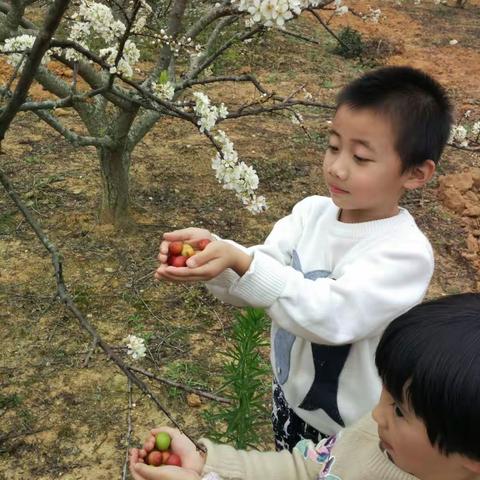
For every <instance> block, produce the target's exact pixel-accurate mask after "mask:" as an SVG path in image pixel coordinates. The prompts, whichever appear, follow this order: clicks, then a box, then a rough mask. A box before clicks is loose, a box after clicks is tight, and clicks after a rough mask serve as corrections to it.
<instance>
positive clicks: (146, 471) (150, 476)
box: [130, 463, 200, 480]
mask: <svg viewBox="0 0 480 480" xmlns="http://www.w3.org/2000/svg"><path fill="white" fill-rule="evenodd" d="M133 470H134V472H135V474H137V475H140V476H139V477H138V478H139V479H141V480H199V478H200V477H199V475H197V474H196V473H195V472H193V471H191V470H188V469H186V468H181V467H173V466H170V465H166V466H162V467H152V466H150V465H145V464H144V463H137V464H136V465H134V467H133ZM130 471H132V470H130ZM133 474H134V473H133V472H132V475H133ZM134 478H135V476H134Z"/></svg>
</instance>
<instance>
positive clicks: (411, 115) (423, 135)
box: [337, 66, 453, 171]
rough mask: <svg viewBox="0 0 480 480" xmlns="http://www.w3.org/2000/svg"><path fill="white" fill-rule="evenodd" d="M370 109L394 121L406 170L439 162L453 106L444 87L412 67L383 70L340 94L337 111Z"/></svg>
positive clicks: (373, 73)
mask: <svg viewBox="0 0 480 480" xmlns="http://www.w3.org/2000/svg"><path fill="white" fill-rule="evenodd" d="M342 105H347V106H349V107H351V108H370V109H373V110H375V111H377V112H378V113H381V114H385V115H387V117H388V118H390V119H391V121H392V125H393V128H394V131H395V134H396V137H397V138H396V143H395V150H396V151H397V153H398V154H399V156H400V158H401V160H402V164H403V169H402V170H403V171H406V170H408V169H409V168H410V167H414V166H416V165H421V164H422V163H423V162H424V161H425V160H433V161H434V162H435V163H437V162H438V161H439V160H440V156H441V155H442V152H443V149H444V147H445V145H446V143H447V141H448V138H449V136H450V130H451V128H452V122H453V116H452V106H451V104H450V100H449V99H448V96H447V93H446V91H445V90H444V88H443V87H442V86H441V85H440V84H439V83H438V82H437V81H436V80H434V79H433V78H432V77H431V76H429V75H428V74H427V73H425V72H422V71H421V70H417V69H415V68H412V67H405V66H391V67H383V68H379V69H376V70H373V71H370V72H367V73H366V74H365V75H363V76H361V77H360V78H358V79H356V80H354V81H353V82H351V83H350V84H348V85H347V86H346V87H344V88H343V90H342V91H341V92H340V94H339V95H338V98H337V109H338V108H340V107H341V106H342Z"/></svg>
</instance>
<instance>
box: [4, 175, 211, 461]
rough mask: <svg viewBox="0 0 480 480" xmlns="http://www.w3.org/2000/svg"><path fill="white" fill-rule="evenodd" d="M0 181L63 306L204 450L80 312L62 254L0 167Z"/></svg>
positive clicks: (132, 379) (133, 380)
mask: <svg viewBox="0 0 480 480" xmlns="http://www.w3.org/2000/svg"><path fill="white" fill-rule="evenodd" d="M0 183H2V185H3V186H4V188H5V190H6V191H7V194H8V195H9V196H10V198H11V199H12V201H13V202H14V203H15V205H16V206H17V207H18V209H19V210H20V212H21V213H22V214H23V216H24V218H25V220H26V221H27V222H28V224H29V225H30V226H31V227H32V229H33V231H34V232H35V234H36V236H37V238H38V239H39V240H40V242H41V243H42V245H43V246H44V247H45V248H46V249H47V251H48V252H49V253H50V255H51V259H52V264H53V267H54V271H55V280H56V284H57V295H58V298H59V299H60V300H61V301H62V303H63V304H64V305H65V306H66V308H67V309H68V310H69V311H70V312H71V313H72V314H73V315H74V316H75V317H76V318H77V320H78V321H79V323H80V326H81V327H82V328H84V329H85V330H86V331H87V332H88V333H89V334H90V335H91V336H92V338H93V339H94V340H96V342H97V344H98V346H99V347H100V348H101V349H102V350H103V351H104V352H105V354H106V355H107V356H108V358H110V359H111V360H112V361H113V362H114V363H115V364H116V365H117V367H118V368H119V369H120V370H121V371H122V372H123V373H124V374H125V375H126V376H127V378H128V379H129V380H130V381H131V382H132V383H133V384H134V385H136V386H137V387H138V388H139V389H140V390H141V391H142V392H143V393H144V394H145V395H147V396H148V397H149V398H151V400H152V401H153V402H154V403H155V405H156V406H157V407H158V408H159V409H160V410H161V411H162V412H163V413H164V414H165V415H166V416H167V418H168V419H169V420H170V421H171V422H172V424H173V425H175V427H177V428H178V429H179V430H181V431H182V432H183V433H184V434H185V435H186V436H187V437H188V438H189V439H190V440H191V441H192V442H193V443H194V445H195V446H196V447H197V448H198V449H199V450H202V451H204V447H202V446H200V445H199V444H198V443H197V442H196V441H195V439H193V438H192V437H190V436H189V435H188V433H186V432H185V431H183V430H182V427H181V426H180V425H179V424H178V422H177V421H176V420H175V418H173V417H172V415H171V414H170V412H169V411H168V410H167V409H166V408H165V407H164V406H163V405H162V403H161V402H160V401H159V400H158V398H157V397H156V396H155V395H154V394H153V393H152V392H151V391H150V389H149V388H148V386H147V385H146V384H145V383H144V382H143V381H142V380H140V379H139V378H138V377H137V376H136V375H135V374H134V373H133V372H131V371H130V369H129V367H128V366H127V365H125V363H123V361H122V360H121V358H120V357H119V356H118V355H117V354H116V353H115V352H114V351H113V350H112V348H111V347H110V345H109V344H108V343H106V342H105V341H104V340H103V339H102V337H100V336H99V334H98V333H97V331H96V329H95V327H94V326H93V325H92V324H91V323H90V322H89V321H88V320H87V319H86V318H85V317H84V316H83V314H82V312H81V311H80V310H79V309H78V307H77V305H76V304H75V302H74V301H73V300H72V297H71V295H70V293H69V292H68V289H67V287H66V285H65V281H64V279H63V262H62V259H61V255H60V253H59V252H58V250H57V248H56V247H55V245H54V244H53V243H52V242H51V241H50V240H49V239H48V237H47V236H46V235H45V233H44V232H43V230H42V228H41V227H40V225H39V224H38V223H37V221H36V220H35V219H34V218H33V217H32V215H31V213H30V211H29V210H28V208H27V207H26V206H25V205H24V204H23V202H22V201H21V200H20V198H19V196H18V195H17V193H16V192H15V191H14V189H13V187H12V185H11V184H10V181H9V180H8V178H7V176H6V175H5V174H4V172H3V171H2V170H1V169H0Z"/></svg>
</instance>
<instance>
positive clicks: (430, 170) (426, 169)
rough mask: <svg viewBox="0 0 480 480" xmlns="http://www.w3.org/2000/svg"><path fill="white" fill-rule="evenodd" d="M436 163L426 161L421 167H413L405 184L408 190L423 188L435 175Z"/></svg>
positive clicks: (407, 175) (408, 172) (407, 174)
mask: <svg viewBox="0 0 480 480" xmlns="http://www.w3.org/2000/svg"><path fill="white" fill-rule="evenodd" d="M435 168H436V166H435V162H434V161H433V160H425V161H424V162H423V163H422V164H421V165H416V166H414V167H411V168H410V169H409V170H408V171H407V172H405V174H406V180H405V183H404V184H403V186H404V188H406V189H407V190H413V189H414V188H420V187H423V186H424V185H425V184H426V183H427V182H428V181H429V180H430V179H431V178H432V177H433V174H434V173H435Z"/></svg>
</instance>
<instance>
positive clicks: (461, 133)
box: [448, 117, 480, 147]
mask: <svg viewBox="0 0 480 480" xmlns="http://www.w3.org/2000/svg"><path fill="white" fill-rule="evenodd" d="M467 118H468V117H467ZM479 141H480V121H477V122H475V123H473V124H472V125H471V127H464V126H463V125H454V126H453V127H452V129H451V131H450V138H449V140H448V143H452V144H455V145H459V146H460V147H468V146H469V144H470V143H474V144H478V143H479Z"/></svg>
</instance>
